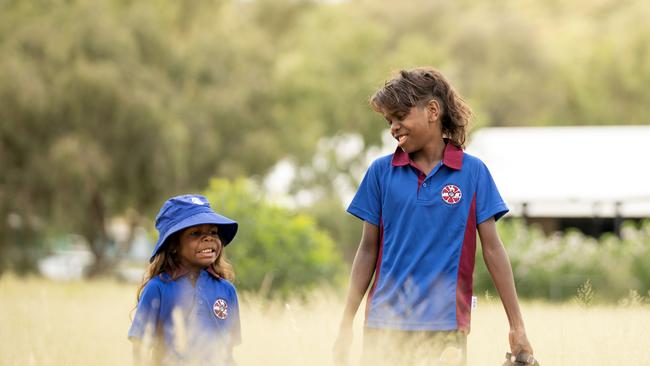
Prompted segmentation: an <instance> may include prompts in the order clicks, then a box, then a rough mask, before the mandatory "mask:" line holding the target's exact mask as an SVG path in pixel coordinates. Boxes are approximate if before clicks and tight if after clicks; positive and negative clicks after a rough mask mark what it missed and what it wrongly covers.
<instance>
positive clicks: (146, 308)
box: [128, 270, 241, 365]
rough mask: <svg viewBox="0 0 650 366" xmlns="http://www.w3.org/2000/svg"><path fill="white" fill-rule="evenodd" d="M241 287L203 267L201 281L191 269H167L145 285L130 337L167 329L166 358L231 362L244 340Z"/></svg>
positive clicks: (170, 361) (166, 361)
mask: <svg viewBox="0 0 650 366" xmlns="http://www.w3.org/2000/svg"><path fill="white" fill-rule="evenodd" d="M240 329H241V328H240V322H239V303H238V301H237V293H236V291H235V287H234V286H233V285H232V284H231V283H230V282H228V281H227V280H225V279H222V278H219V277H218V276H217V275H216V274H215V273H214V272H212V271H210V272H208V271H206V270H202V271H201V272H200V274H199V277H198V279H197V281H196V287H194V286H192V283H191V281H190V279H189V277H188V276H187V273H186V272H185V273H182V272H181V273H180V274H179V273H175V274H174V275H171V274H168V273H163V274H161V275H159V276H156V277H154V278H152V279H151V280H150V281H149V282H147V284H146V285H145V287H144V289H143V292H142V295H141V297H140V300H139V301H138V307H137V310H136V313H135V317H134V319H133V323H132V324H131V329H129V334H128V336H129V339H133V338H136V339H141V340H151V339H152V336H160V335H162V339H163V340H164V349H163V364H170V365H182V364H201V365H229V364H231V363H233V362H232V348H233V346H234V345H236V344H239V343H240V342H241V330H240Z"/></svg>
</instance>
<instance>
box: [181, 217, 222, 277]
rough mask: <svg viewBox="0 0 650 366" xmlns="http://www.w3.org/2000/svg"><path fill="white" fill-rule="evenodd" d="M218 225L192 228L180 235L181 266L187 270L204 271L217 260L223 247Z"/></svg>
mask: <svg viewBox="0 0 650 366" xmlns="http://www.w3.org/2000/svg"><path fill="white" fill-rule="evenodd" d="M218 234H219V227H218V226H217V225H211V224H203V225H197V226H191V227H188V228H187V229H185V230H183V232H182V233H181V235H180V240H179V241H180V247H179V250H178V254H179V259H180V262H181V264H182V265H183V266H184V267H186V268H187V269H190V270H191V269H203V268H206V267H208V266H209V265H211V264H212V263H213V262H214V261H216V260H217V258H218V257H219V254H220V253H221V249H222V245H221V239H220V238H219V235H218Z"/></svg>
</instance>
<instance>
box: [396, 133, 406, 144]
mask: <svg viewBox="0 0 650 366" xmlns="http://www.w3.org/2000/svg"><path fill="white" fill-rule="evenodd" d="M406 139H407V137H406V135H399V136H395V140H397V144H398V145H400V146H401V145H402V144H403V143H404V142H405V141H406Z"/></svg>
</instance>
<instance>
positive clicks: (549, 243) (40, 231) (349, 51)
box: [0, 0, 650, 363]
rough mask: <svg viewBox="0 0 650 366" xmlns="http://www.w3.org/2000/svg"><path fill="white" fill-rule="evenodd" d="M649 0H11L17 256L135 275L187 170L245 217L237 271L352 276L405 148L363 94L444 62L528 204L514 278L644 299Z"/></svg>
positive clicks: (7, 104) (581, 293)
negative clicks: (367, 220)
mask: <svg viewBox="0 0 650 366" xmlns="http://www.w3.org/2000/svg"><path fill="white" fill-rule="evenodd" d="M649 14H650V2H648V1H644V0H630V1H620V0H574V1H554V0H547V1H537V0H499V1H496V0H494V1H492V0H490V1H480V2H478V1H466V0H458V1H424V0H421V1H420V0H412V1H404V2H396V1H387V0H375V1H369V0H356V1H355V0H350V1H343V0H339V1H336V0H329V1H327V0H321V1H318V0H311V1H307V0H304V1H303V0H275V1H272V0H238V1H237V0H211V1H207V0H205V1H202V0H195V1H168V0H152V1H130V0H92V1H91V0H77V1H75V0H68V1H64V0H39V1H37V0H34V1H19V0H0V276H3V277H4V278H5V281H9V280H7V278H8V277H9V278H10V281H11V283H21V282H20V281H34V278H35V277H36V278H41V277H44V278H46V279H48V280H47V281H48V282H45V283H48V284H50V283H51V282H50V281H53V280H66V281H82V282H81V283H83V281H85V280H86V279H94V280H93V281H106V280H110V281H113V280H114V279H115V280H118V281H122V282H124V283H126V284H128V286H125V287H124V288H128V291H131V290H132V292H133V293H134V292H135V284H134V283H137V282H139V281H140V280H141V278H142V271H143V269H144V268H145V266H146V262H147V257H148V256H149V254H150V252H151V248H152V246H153V243H154V242H155V241H156V239H157V234H156V232H155V229H154V226H153V221H154V218H155V215H156V213H157V211H158V209H159V208H160V206H161V205H162V203H163V202H164V201H165V199H167V198H168V197H170V196H172V195H176V194H182V193H189V192H193V193H201V194H205V195H206V196H207V197H208V199H209V200H210V202H211V203H212V205H213V208H214V209H215V210H216V211H217V212H220V213H222V214H225V215H227V216H229V217H232V218H234V219H236V220H237V221H239V223H240V228H241V229H240V232H239V234H238V236H237V238H236V239H235V242H234V243H233V245H232V246H229V247H228V248H227V251H226V253H227V254H228V256H229V258H230V260H231V261H232V262H233V264H234V268H235V272H236V275H237V281H236V285H237V287H238V289H239V290H240V291H242V292H249V293H253V294H255V296H259V297H260V298H264V299H273V298H280V299H282V298H289V297H292V296H297V295H300V294H308V293H310V292H311V291H314V290H315V289H322V288H328V289H333V291H334V292H335V293H338V294H340V293H343V292H344V289H345V286H346V284H347V282H346V281H347V279H346V277H347V275H348V272H349V268H350V265H351V261H352V258H353V256H354V253H355V251H356V246H357V244H358V241H359V238H360V233H361V223H360V222H359V221H358V220H357V219H356V218H354V217H352V216H350V215H348V214H346V213H345V208H346V207H347V204H348V203H349V201H350V199H351V197H352V194H353V193H354V192H355V189H356V187H357V185H358V183H359V182H360V180H361V178H362V177H363V174H364V172H365V169H366V168H367V166H368V164H369V162H371V161H372V160H373V159H375V158H377V157H379V156H381V155H383V154H389V153H391V152H392V151H393V150H394V148H395V145H394V143H393V142H392V141H391V139H390V138H389V137H388V131H387V126H386V124H385V122H384V121H383V118H382V117H381V116H379V115H377V114H375V113H373V112H372V111H371V109H370V108H369V106H368V98H369V97H370V96H371V95H372V93H373V92H374V91H375V90H376V89H377V88H379V87H380V86H382V85H383V82H384V81H385V80H386V79H387V78H389V77H390V76H391V73H393V72H395V71H397V70H399V69H403V68H411V67H415V66H421V65H431V66H434V67H436V68H438V69H439V70H441V71H442V72H443V73H444V74H445V75H446V76H447V78H448V79H449V80H450V82H451V83H452V85H454V86H455V88H456V89H457V90H458V91H459V92H460V94H461V95H463V96H464V97H465V98H466V100H467V101H468V103H469V105H470V106H471V107H472V109H473V111H474V114H475V117H474V120H473V124H472V131H471V132H472V133H471V135H470V138H469V143H468V152H469V153H472V154H474V155H477V156H478V157H480V158H482V159H483V160H484V161H486V163H487V165H488V167H490V168H491V170H492V173H493V175H494V177H495V180H496V182H497V185H498V186H499V188H500V190H501V193H502V195H503V196H504V198H505V199H506V201H507V202H508V204H509V206H510V208H511V213H510V214H509V215H508V216H506V217H505V218H504V219H503V220H502V221H500V222H499V225H498V227H499V230H500V233H501V236H502V239H503V241H504V243H505V245H506V247H507V249H508V252H509V255H510V259H511V261H512V264H513V268H514V271H515V276H516V281H517V288H518V291H519V294H520V296H521V297H523V298H524V299H528V300H540V301H545V302H546V301H551V302H566V301H577V302H578V303H580V304H583V305H589V304H592V303H593V302H599V303H605V304H621V303H626V304H629V303H630V302H633V303H641V304H647V303H649V302H650V300H649V297H650V292H649V291H650V221H648V220H647V218H648V217H650V173H648V171H649V170H648V168H647V163H646V161H647V159H648V158H649V157H650V26H649V25H648V20H647V18H648V15H649ZM477 258H479V259H478V260H477V262H476V263H477V269H476V272H475V293H476V294H479V295H485V297H486V298H488V299H489V298H490V297H491V296H495V292H494V290H493V287H492V284H491V281H490V278H489V276H488V275H487V271H486V270H485V267H484V265H483V263H482V260H480V250H479V253H477ZM75 283H77V282H75ZM102 283H103V282H102ZM5 286H8V285H6V284H5ZM490 294H492V295H490ZM0 296H1V295H0ZM129 296H131V292H129ZM3 302H4V300H3ZM125 311H126V310H125ZM644 314H646V316H647V312H646V313H644ZM337 316H338V312H337ZM125 332H126V330H124V333H125ZM495 362H496V361H495ZM37 363H38V362H37Z"/></svg>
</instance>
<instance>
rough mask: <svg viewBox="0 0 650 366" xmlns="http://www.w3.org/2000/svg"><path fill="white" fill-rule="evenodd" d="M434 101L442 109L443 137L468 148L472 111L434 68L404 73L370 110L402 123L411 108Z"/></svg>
mask: <svg viewBox="0 0 650 366" xmlns="http://www.w3.org/2000/svg"><path fill="white" fill-rule="evenodd" d="M432 99H435V100H436V101H438V103H440V106H441V108H442V116H441V117H440V124H441V127H442V134H443V137H445V138H447V139H448V140H449V141H450V142H452V143H453V144H454V145H456V146H458V147H461V148H462V147H464V145H465V138H466V136H467V129H468V125H469V121H470V119H471V117H472V111H471V109H470V108H469V106H468V105H467V103H465V101H464V100H463V98H462V97H461V96H460V95H459V94H458V93H457V92H456V91H455V90H454V88H453V87H452V86H451V85H450V84H449V82H448V81H447V79H445V77H444V76H443V75H442V74H441V73H440V71H438V70H436V69H434V68H432V67H418V68H415V69H410V70H400V72H399V74H398V75H396V76H395V77H393V78H392V79H390V80H388V81H386V83H385V84H384V86H383V87H382V88H381V89H379V90H378V91H377V92H376V93H375V94H374V95H373V96H372V97H371V98H370V106H371V107H372V109H373V110H374V111H375V112H378V113H382V114H386V115H388V116H390V117H391V118H396V119H399V120H401V119H403V118H404V117H406V115H408V113H409V112H410V110H411V108H413V107H415V106H418V107H422V106H424V105H426V104H427V103H428V102H429V101H431V100H432Z"/></svg>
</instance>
